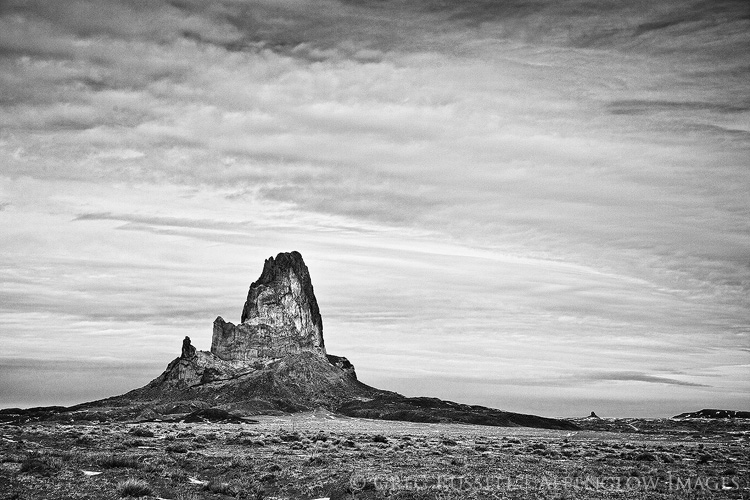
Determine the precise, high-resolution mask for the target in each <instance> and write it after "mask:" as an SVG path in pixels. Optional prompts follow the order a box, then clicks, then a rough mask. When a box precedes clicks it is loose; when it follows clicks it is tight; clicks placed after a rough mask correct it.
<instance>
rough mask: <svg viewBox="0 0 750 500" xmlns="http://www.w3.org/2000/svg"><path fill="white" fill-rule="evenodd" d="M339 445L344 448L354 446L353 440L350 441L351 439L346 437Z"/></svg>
mask: <svg viewBox="0 0 750 500" xmlns="http://www.w3.org/2000/svg"><path fill="white" fill-rule="evenodd" d="M341 446H343V447H345V448H354V446H355V445H354V441H352V440H351V439H347V440H346V441H344V442H343V443H341Z"/></svg>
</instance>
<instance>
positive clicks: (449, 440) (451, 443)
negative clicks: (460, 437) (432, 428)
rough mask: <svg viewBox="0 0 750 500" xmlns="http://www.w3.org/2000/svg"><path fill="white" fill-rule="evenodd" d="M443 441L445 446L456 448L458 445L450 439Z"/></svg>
mask: <svg viewBox="0 0 750 500" xmlns="http://www.w3.org/2000/svg"><path fill="white" fill-rule="evenodd" d="M442 441H443V444H444V445H445V446H456V445H457V444H458V443H457V442H456V441H454V440H453V439H450V438H443V440H442Z"/></svg>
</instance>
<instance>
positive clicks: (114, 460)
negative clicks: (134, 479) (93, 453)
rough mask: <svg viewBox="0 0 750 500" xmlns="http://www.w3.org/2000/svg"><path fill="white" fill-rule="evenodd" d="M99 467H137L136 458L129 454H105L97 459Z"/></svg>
mask: <svg viewBox="0 0 750 500" xmlns="http://www.w3.org/2000/svg"><path fill="white" fill-rule="evenodd" d="M98 463H99V467H102V468H104V469H115V468H127V469H137V468H138V465H139V464H138V460H137V459H136V458H135V457H133V456H130V455H107V456H106V457H102V458H100V459H99V460H98Z"/></svg>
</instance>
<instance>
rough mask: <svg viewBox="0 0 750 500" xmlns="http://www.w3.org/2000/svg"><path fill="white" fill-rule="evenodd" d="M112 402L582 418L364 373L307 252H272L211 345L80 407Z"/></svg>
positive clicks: (391, 416)
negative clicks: (333, 324)
mask: <svg viewBox="0 0 750 500" xmlns="http://www.w3.org/2000/svg"><path fill="white" fill-rule="evenodd" d="M107 405H109V406H117V407H127V408H130V409H129V410H127V411H121V413H122V414H125V415H128V417H127V418H130V417H132V416H135V417H137V416H138V415H145V414H150V413H148V412H149V411H150V412H152V413H153V412H157V413H163V414H175V413H179V409H187V410H189V411H190V412H193V411H197V410H207V409H209V408H216V407H218V408H219V409H220V410H222V411H232V412H239V413H241V414H244V415H254V414H258V413H269V412H278V411H283V412H295V411H303V410H314V409H316V408H321V407H322V408H325V409H326V410H328V411H334V412H338V413H341V414H345V415H349V416H353V417H367V418H379V419H386V420H407V421H414V422H463V423H474V424H483V425H502V426H516V425H522V426H530V427H544V428H552V429H574V428H576V426H575V425H573V424H571V423H570V422H567V421H564V420H555V419H549V418H543V417H537V416H534V415H522V414H517V413H510V412H505V411H501V410H495V409H492V408H484V407H481V406H469V405H462V404H459V403H454V402H450V401H442V400H440V399H435V398H407V397H404V396H402V395H400V394H397V393H395V392H390V391H384V390H380V389H376V388H374V387H370V386H368V385H366V384H363V383H361V382H360V381H358V380H357V374H356V372H355V370H354V366H353V365H352V363H351V362H350V361H349V360H348V359H347V358H345V357H342V356H335V355H333V354H328V353H327V352H326V348H325V344H324V342H323V321H322V319H321V316H320V310H319V308H318V302H317V300H316V298H315V293H314V292H313V286H312V281H311V280H310V272H309V271H308V269H307V266H306V265H305V263H304V261H303V260H302V256H301V255H300V254H299V253H298V252H290V253H280V254H278V255H277V256H276V258H273V257H271V258H269V259H267V260H266V261H265V264H264V266H263V271H262V273H261V275H260V277H259V278H258V279H257V280H256V281H255V282H253V283H252V285H250V290H249V291H248V294H247V301H246V302H245V305H244V307H243V309H242V315H241V318H240V323H239V324H237V325H235V324H233V323H230V322H228V321H225V320H224V319H223V318H222V317H221V316H219V317H218V318H216V320H215V321H214V325H213V338H212V341H211V350H210V351H199V350H196V349H195V347H193V345H192V343H191V341H190V338H189V337H185V339H184V340H183V342H182V352H181V354H180V357H179V358H177V359H175V360H173V361H172V362H171V363H169V365H168V366H167V369H166V370H165V371H164V373H162V374H161V375H160V376H159V377H157V378H156V379H154V380H153V381H151V383H149V384H148V385H147V386H145V387H142V388H140V389H136V390H134V391H131V392H129V393H127V394H124V395H122V396H117V397H114V398H109V399H106V400H101V401H95V402H93V403H86V404H84V405H79V408H84V407H86V408H100V407H101V406H107ZM133 405H137V407H135V408H134V407H133ZM144 412H145V413H144ZM201 418H203V417H201Z"/></svg>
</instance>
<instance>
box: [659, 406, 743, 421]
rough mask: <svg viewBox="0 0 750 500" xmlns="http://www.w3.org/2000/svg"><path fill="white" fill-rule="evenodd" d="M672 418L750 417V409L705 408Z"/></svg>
mask: <svg viewBox="0 0 750 500" xmlns="http://www.w3.org/2000/svg"><path fill="white" fill-rule="evenodd" d="M672 418H677V419H684V418H750V411H738V410H716V409H705V408H704V409H703V410H699V411H694V412H689V413H680V414H679V415H675V416H674V417H672Z"/></svg>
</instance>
